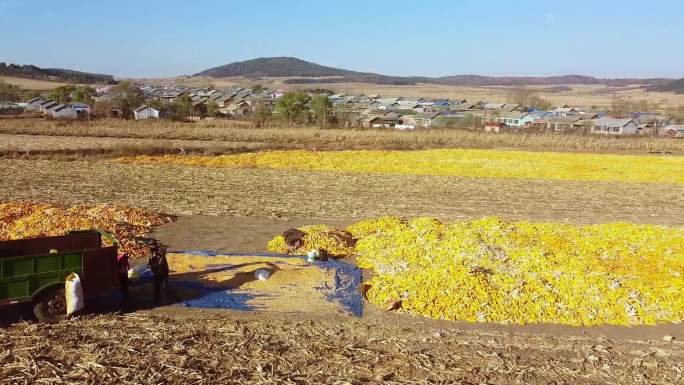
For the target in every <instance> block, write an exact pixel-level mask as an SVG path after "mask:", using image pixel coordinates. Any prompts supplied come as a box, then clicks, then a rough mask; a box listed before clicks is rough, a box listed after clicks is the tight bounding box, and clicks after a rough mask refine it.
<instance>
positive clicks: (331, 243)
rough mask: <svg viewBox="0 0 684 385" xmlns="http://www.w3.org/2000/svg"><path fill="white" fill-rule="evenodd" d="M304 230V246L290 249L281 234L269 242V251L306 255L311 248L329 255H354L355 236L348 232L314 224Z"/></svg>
mask: <svg viewBox="0 0 684 385" xmlns="http://www.w3.org/2000/svg"><path fill="white" fill-rule="evenodd" d="M299 230H301V231H302V232H304V234H305V235H304V238H303V239H302V241H303V242H302V246H301V247H299V248H298V249H296V250H293V251H290V250H289V249H288V247H287V244H286V243H285V238H283V236H282V235H279V236H277V237H275V238H273V239H272V240H271V241H270V242H268V247H267V248H268V251H270V252H271V253H278V254H290V253H292V254H299V255H304V254H306V253H307V252H309V251H310V250H325V251H326V252H327V253H328V255H330V256H334V257H338V258H344V257H349V256H351V255H354V252H355V249H354V238H353V237H352V236H351V235H350V234H349V233H347V232H345V231H341V230H338V229H336V228H334V227H331V226H328V225H313V226H304V227H301V228H299Z"/></svg>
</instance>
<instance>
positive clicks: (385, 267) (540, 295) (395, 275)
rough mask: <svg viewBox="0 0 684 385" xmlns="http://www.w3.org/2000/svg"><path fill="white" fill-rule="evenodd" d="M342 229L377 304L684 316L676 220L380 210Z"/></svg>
mask: <svg viewBox="0 0 684 385" xmlns="http://www.w3.org/2000/svg"><path fill="white" fill-rule="evenodd" d="M347 230H348V231H349V232H350V233H351V234H353V235H354V236H355V237H357V239H358V240H357V243H356V254H357V263H358V265H359V266H360V267H363V268H367V269H371V270H372V271H373V272H374V273H375V276H374V278H372V279H371V280H370V282H369V283H370V284H371V288H370V290H369V291H368V293H367V295H368V299H369V300H370V301H371V302H373V303H376V304H378V305H386V304H388V303H390V302H399V303H401V308H402V309H403V310H405V311H407V312H409V313H413V314H418V315H424V316H429V317H432V318H438V319H449V320H466V321H473V322H500V323H559V324H569V325H600V324H617V325H639V324H654V323H657V322H676V321H682V320H684V295H683V293H684V229H681V228H667V227H661V226H652V225H634V224H626V223H615V224H603V225H591V226H573V225H565V224H555V223H528V222H509V221H503V220H500V219H496V218H486V219H481V220H472V221H461V222H454V223H448V224H445V223H441V222H439V221H437V220H435V219H432V218H417V219H414V220H411V221H402V220H400V219H398V218H391V217H385V218H380V219H378V220H367V221H361V222H359V223H356V224H354V225H352V226H350V227H349V228H347Z"/></svg>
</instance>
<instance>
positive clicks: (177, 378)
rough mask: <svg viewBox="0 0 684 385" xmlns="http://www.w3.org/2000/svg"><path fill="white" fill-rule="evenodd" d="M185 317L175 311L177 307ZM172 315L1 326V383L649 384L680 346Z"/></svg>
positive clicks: (675, 379) (677, 364)
mask: <svg viewBox="0 0 684 385" xmlns="http://www.w3.org/2000/svg"><path fill="white" fill-rule="evenodd" d="M181 310H183V309H181ZM396 321H397V320H395V322H387V320H356V319H343V318H340V317H339V316H336V317H330V318H322V317H316V318H312V317H307V316H304V315H301V314H294V315H291V316H288V315H283V314H278V315H277V316H272V317H269V316H268V315H266V314H255V315H253V316H252V315H248V314H236V313H225V312H221V313H218V314H217V313H207V312H202V313H198V312H192V313H188V312H187V311H173V312H169V313H162V314H161V315H151V314H134V315H126V316H99V317H83V318H78V319H73V320H69V321H64V322H61V323H59V324H55V325H44V324H31V323H20V324H17V325H14V326H12V327H9V328H0V383H7V384H39V383H61V384H84V383H86V384H94V383H97V384H207V385H209V384H338V385H343V384H481V383H486V384H491V385H509V384H528V385H542V384H543V385H548V384H573V385H598V384H624V385H632V384H652V385H672V384H679V383H681V381H682V371H683V370H684V367H683V366H682V356H683V355H684V347H682V344H681V343H678V342H676V341H675V342H674V343H668V342H664V341H662V340H661V339H660V338H658V339H657V340H655V341H650V342H648V343H646V342H643V343H627V342H625V341H620V340H613V339H606V338H597V337H586V336H550V335H525V334H516V333H494V332H482V331H473V330H470V331H468V330H458V329H446V328H442V327H436V326H431V325H421V323H420V322H417V321H415V320H414V321H412V322H410V323H409V322H406V323H401V322H400V323H397V322H396Z"/></svg>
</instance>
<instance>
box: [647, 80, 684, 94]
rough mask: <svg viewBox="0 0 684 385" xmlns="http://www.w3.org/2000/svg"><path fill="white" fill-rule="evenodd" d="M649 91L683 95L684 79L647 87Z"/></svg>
mask: <svg viewBox="0 0 684 385" xmlns="http://www.w3.org/2000/svg"><path fill="white" fill-rule="evenodd" d="M649 91H660V92H674V93H678V94H684V79H677V80H675V81H671V82H668V83H665V84H660V85H656V86H653V87H649Z"/></svg>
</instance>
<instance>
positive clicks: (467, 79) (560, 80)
mask: <svg viewBox="0 0 684 385" xmlns="http://www.w3.org/2000/svg"><path fill="white" fill-rule="evenodd" d="M668 81H669V80H668V79H661V78H657V79H600V78H595V77H593V76H583V75H563V76H549V77H515V76H500V77H497V76H478V75H456V76H444V77H440V78H436V79H435V82H436V83H438V84H445V85H453V86H533V85H540V86H544V85H545V86H553V85H561V84H585V85H592V84H603V85H607V86H613V87H624V86H627V85H633V84H641V85H654V84H663V83H666V82H668Z"/></svg>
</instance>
